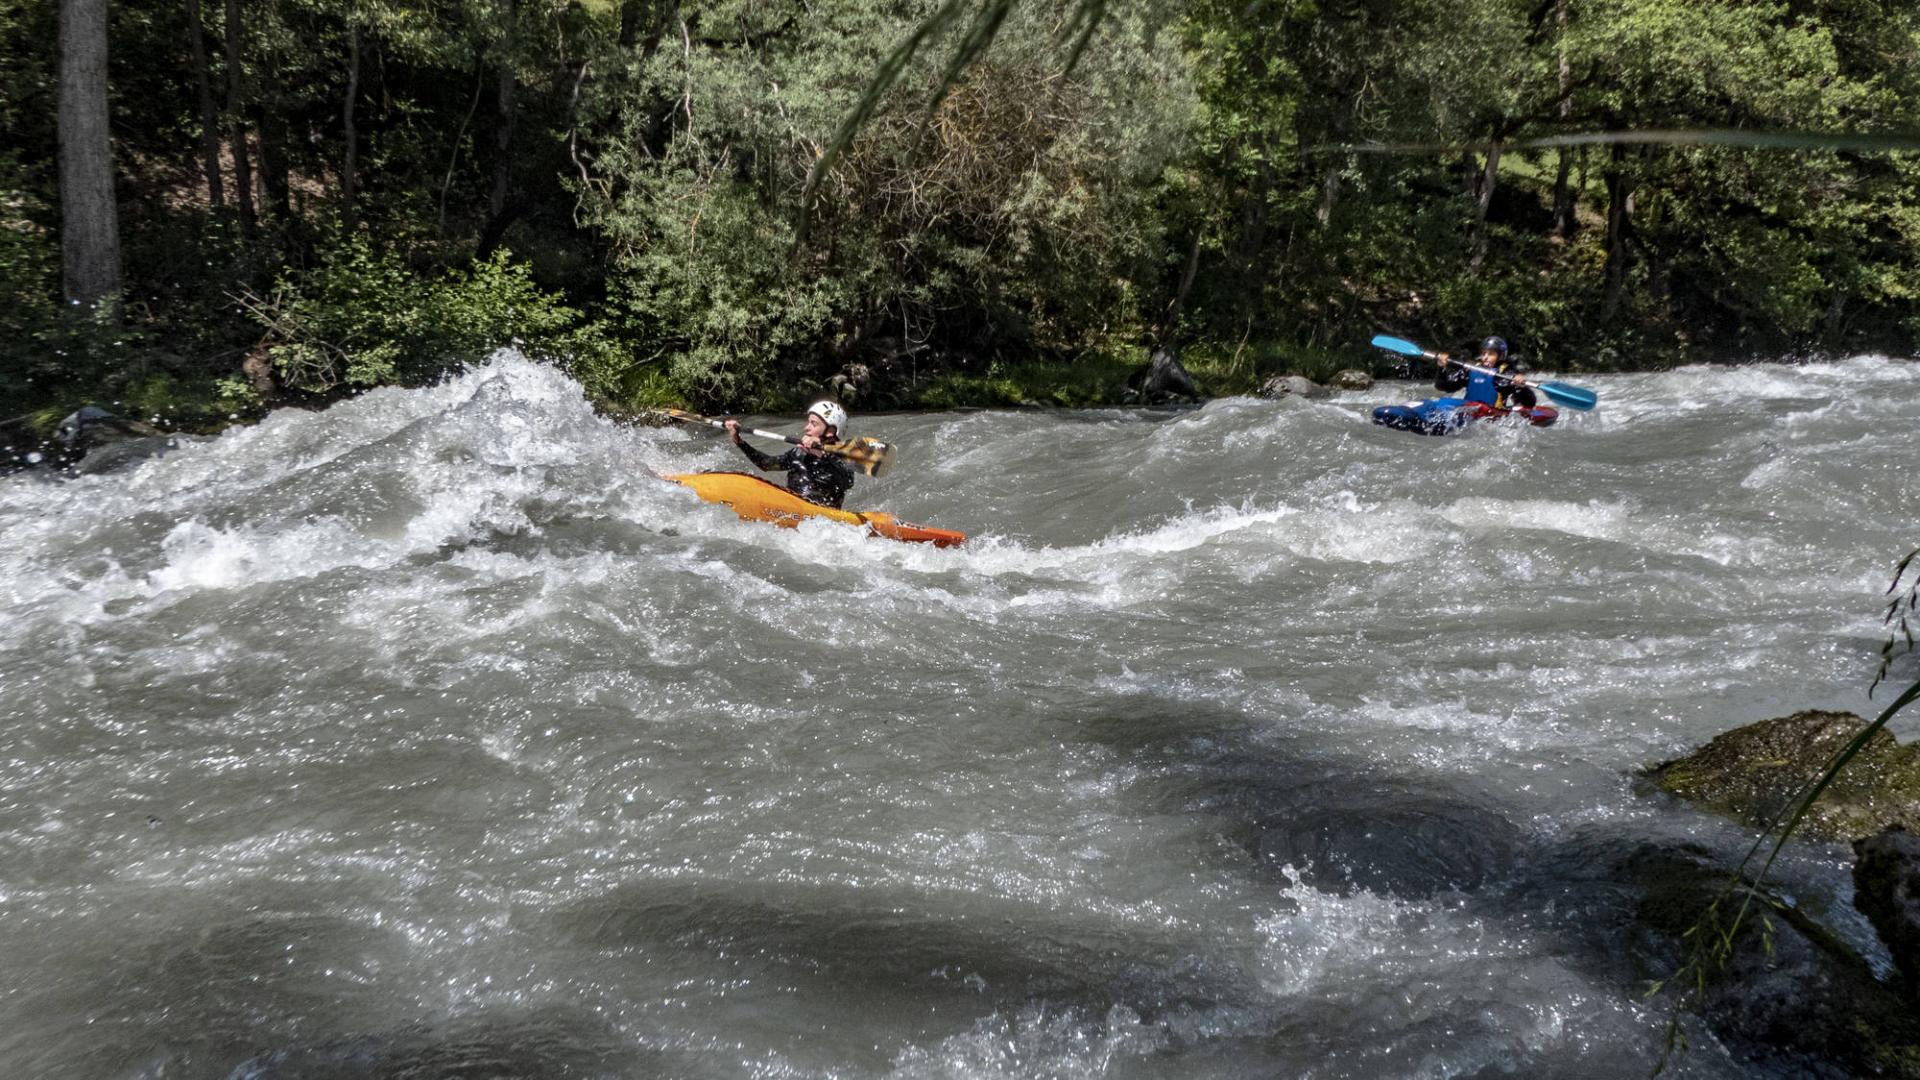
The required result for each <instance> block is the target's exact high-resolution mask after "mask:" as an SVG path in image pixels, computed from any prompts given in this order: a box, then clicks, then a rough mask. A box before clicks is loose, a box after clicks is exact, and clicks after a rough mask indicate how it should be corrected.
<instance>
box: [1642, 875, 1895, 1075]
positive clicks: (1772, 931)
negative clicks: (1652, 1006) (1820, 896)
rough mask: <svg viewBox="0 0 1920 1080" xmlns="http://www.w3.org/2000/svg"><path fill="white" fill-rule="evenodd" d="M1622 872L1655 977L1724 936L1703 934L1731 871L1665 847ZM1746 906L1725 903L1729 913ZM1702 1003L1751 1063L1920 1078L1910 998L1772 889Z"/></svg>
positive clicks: (1798, 1071)
mask: <svg viewBox="0 0 1920 1080" xmlns="http://www.w3.org/2000/svg"><path fill="white" fill-rule="evenodd" d="M1620 869H1621V871H1622V873H1623V874H1625V875H1627V876H1628V877H1629V880H1631V881H1632V882H1633V884H1635V885H1637V886H1638V887H1640V888H1641V889H1643V890H1644V892H1643V893H1642V895H1641V899H1640V903H1639V905H1638V907H1637V910H1636V912H1635V916H1636V921H1637V922H1638V924H1639V926H1640V928H1641V941H1640V945H1639V949H1638V951H1641V952H1642V954H1643V956H1644V957H1645V958H1647V959H1649V960H1652V961H1653V966H1652V967H1651V968H1650V969H1649V970H1648V972H1647V975H1648V977H1649V978H1656V979H1659V978H1666V977H1669V976H1671V975H1672V974H1674V973H1675V972H1676V971H1677V970H1678V969H1679V967H1680V965H1681V963H1683V962H1684V959H1685V957H1686V956H1687V951H1686V950H1687V949H1688V948H1689V947H1690V945H1691V943H1692V942H1694V941H1699V940H1705V939H1707V938H1708V937H1710V936H1717V934H1716V933H1710V932H1709V931H1705V930H1695V927H1697V926H1699V925H1701V919H1702V917H1703V913H1705V912H1706V910H1707V906H1708V905H1709V904H1711V903H1712V902H1713V901H1714V900H1715V899H1716V898H1718V897H1720V896H1721V895H1722V893H1723V892H1724V891H1725V889H1726V886H1727V871H1726V870H1724V869H1722V868H1719V867H1716V866H1714V865H1712V864H1711V863H1709V862H1707V861H1706V860H1705V859H1702V858H1697V857H1694V856H1692V855H1691V854H1690V853H1687V852H1682V851H1672V850H1661V849H1648V850H1645V851H1642V852H1640V853H1637V854H1636V855H1635V856H1634V857H1633V858H1631V859H1629V860H1628V861H1627V862H1626V863H1625V864H1624V865H1623V866H1622V867H1621V868H1620ZM1736 895H1738V894H1736ZM1737 906H1738V901H1737V900H1735V901H1733V902H1732V903H1730V904H1728V903H1723V904H1722V905H1721V910H1722V913H1723V915H1730V913H1731V912H1730V909H1731V908H1733V907H1737ZM1721 929H1724V927H1722V928H1721ZM1690 932H1691V936H1689V934H1690ZM1678 991H1679V988H1678V987H1676V988H1675V992H1678ZM1695 1004H1696V1006H1697V1008H1698V1010H1699V1013H1700V1016H1701V1018H1702V1019H1703V1020H1704V1021H1705V1022H1706V1023H1707V1025H1708V1027H1710V1028H1711V1029H1712V1030H1713V1032H1714V1034H1715V1035H1716V1036H1717V1037H1718V1038H1720V1039H1721V1040H1723V1041H1724V1042H1726V1043H1727V1044H1728V1048H1729V1049H1730V1050H1733V1051H1734V1052H1735V1053H1736V1054H1738V1055H1739V1056H1741V1057H1743V1058H1746V1059H1748V1060H1749V1061H1750V1062H1751V1063H1752V1064H1754V1065H1760V1066H1766V1067H1768V1068H1769V1069H1770V1070H1783V1071H1784V1074H1786V1075H1796V1076H1822V1075H1832V1076H1853V1075H1875V1076H1882V1075H1894V1076H1920V1016H1916V1015H1915V1013H1914V1011H1913V1009H1912V1008H1911V1007H1910V1004H1909V1003H1908V1002H1907V1000H1906V999H1905V998H1904V997H1903V996H1902V995H1901V994H1900V993H1898V992H1897V991H1895V990H1894V989H1893V988H1892V987H1889V986H1888V985H1886V984H1885V983H1882V982H1881V981H1880V980H1878V979H1876V978H1875V977H1874V975H1873V971H1872V969H1871V968H1870V967H1868V965H1867V963H1866V961H1865V960H1863V959H1862V958H1861V957H1860V956H1858V955H1857V954H1855V953H1854V952H1853V951H1852V950H1851V949H1849V948H1848V947H1847V946H1846V944H1845V943H1844V942H1842V941H1841V940H1840V939H1839V938H1837V937H1835V936H1834V935H1833V934H1832V933H1830V932H1829V931H1827V930H1826V929H1825V928H1824V927H1822V926H1820V925H1819V924H1818V923H1816V922H1814V921H1813V920H1812V919H1811V918H1809V917H1807V915H1806V914H1805V913H1803V912H1802V911H1800V910H1799V909H1798V908H1796V907H1794V906H1792V905H1790V904H1788V903H1787V902H1786V901H1784V900H1782V899H1781V898H1779V897H1777V896H1774V895H1772V894H1770V893H1767V892H1765V891H1764V890H1763V891H1762V892H1761V894H1760V896H1759V898H1758V899H1757V900H1756V902H1755V904H1754V906H1753V907H1752V908H1751V909H1750V910H1749V912H1748V914H1747V918H1746V919H1745V920H1744V921H1743V922H1742V924H1741V926H1740V929H1739V931H1738V932H1737V933H1735V934H1734V937H1733V942H1732V951H1731V953H1730V955H1729V956H1728V958H1727V963H1726V967H1725V968H1724V969H1723V970H1720V971H1718V972H1717V973H1712V974H1710V975H1709V978H1708V980H1707V984H1706V988H1705V990H1704V992H1703V993H1702V994H1701V995H1700V997H1699V999H1698V1001H1697V1002H1696V1003H1695ZM1836 1065H1837V1066H1838V1067H1836Z"/></svg>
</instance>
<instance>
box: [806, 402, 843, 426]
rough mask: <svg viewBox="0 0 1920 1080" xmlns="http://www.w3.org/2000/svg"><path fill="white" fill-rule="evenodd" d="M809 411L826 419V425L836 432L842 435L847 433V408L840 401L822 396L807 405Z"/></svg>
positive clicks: (810, 413)
mask: <svg viewBox="0 0 1920 1080" xmlns="http://www.w3.org/2000/svg"><path fill="white" fill-rule="evenodd" d="M807 412H808V414H809V415H812V416H817V417H819V418H820V419H821V420H823V421H825V422H826V425H827V426H828V427H830V428H832V429H833V430H834V431H835V432H836V433H838V434H841V435H845V434H846V433H847V410H846V409H845V408H843V407H842V406H841V404H840V403H839V402H837V401H829V400H827V399H826V398H821V399H820V400H819V401H816V402H814V403H813V404H811V405H809V406H807Z"/></svg>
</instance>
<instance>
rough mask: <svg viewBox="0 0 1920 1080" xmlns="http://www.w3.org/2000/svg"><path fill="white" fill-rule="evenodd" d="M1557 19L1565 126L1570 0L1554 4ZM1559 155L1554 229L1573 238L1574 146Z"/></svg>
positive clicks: (1569, 107) (1568, 116)
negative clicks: (1569, 179) (1571, 176)
mask: <svg viewBox="0 0 1920 1080" xmlns="http://www.w3.org/2000/svg"><path fill="white" fill-rule="evenodd" d="M1553 17H1554V21H1555V22H1556V23H1557V24H1558V26H1559V37H1560V46H1559V49H1560V123H1561V125H1562V126H1565V125H1566V124H1567V123H1569V122H1570V121H1571V120H1572V119H1573V97H1572V95H1571V93H1570V90H1571V89H1572V87H1573V60H1572V59H1571V58H1570V57H1568V55H1567V0H1558V2H1557V3H1556V4H1555V5H1554V13H1553ZM1558 157H1559V159H1560V167H1559V168H1558V169H1557V170H1556V171H1555V173H1554V177H1553V231H1554V232H1556V233H1558V234H1559V236H1560V239H1562V240H1571V239H1573V230H1574V227H1575V224H1576V223H1575V221H1574V212H1573V188H1572V187H1570V186H1569V185H1568V184H1567V177H1568V176H1569V174H1571V173H1572V172H1573V149H1572V148H1571V147H1566V146H1563V147H1561V148H1560V151H1559V154H1558Z"/></svg>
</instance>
